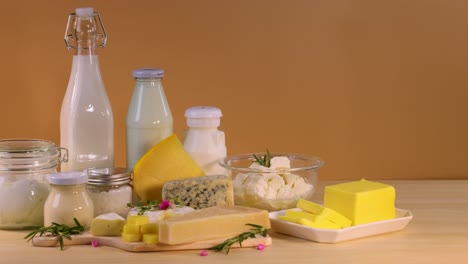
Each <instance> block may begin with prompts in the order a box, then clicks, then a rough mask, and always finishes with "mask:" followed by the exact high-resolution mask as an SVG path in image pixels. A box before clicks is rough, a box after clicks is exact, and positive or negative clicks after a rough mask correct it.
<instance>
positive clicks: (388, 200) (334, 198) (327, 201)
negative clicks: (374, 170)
mask: <svg viewBox="0 0 468 264" xmlns="http://www.w3.org/2000/svg"><path fill="white" fill-rule="evenodd" d="M324 206H325V207H327V208H330V209H333V210H335V211H337V212H339V213H340V214H342V215H344V216H345V217H347V218H349V219H350V220H351V221H352V224H353V225H359V224H365V223H370V222H375V221H380V220H387V219H392V218H395V189H394V188H393V187H392V186H391V185H388V184H384V183H380V182H373V181H367V180H364V179H363V180H360V181H353V182H346V183H341V184H336V185H330V186H325V194H324Z"/></svg>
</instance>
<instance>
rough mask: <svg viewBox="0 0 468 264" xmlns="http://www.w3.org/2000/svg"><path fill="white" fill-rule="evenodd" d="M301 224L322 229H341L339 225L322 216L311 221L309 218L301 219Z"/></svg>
mask: <svg viewBox="0 0 468 264" xmlns="http://www.w3.org/2000/svg"><path fill="white" fill-rule="evenodd" d="M299 223H300V224H301V225H305V226H308V227H314V228H322V229H341V226H339V225H337V224H335V223H333V222H332V221H329V220H328V219H325V218H323V220H322V221H311V220H309V219H305V218H303V219H301V220H300V221H299Z"/></svg>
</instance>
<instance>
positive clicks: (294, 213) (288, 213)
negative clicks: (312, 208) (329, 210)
mask: <svg viewBox="0 0 468 264" xmlns="http://www.w3.org/2000/svg"><path fill="white" fill-rule="evenodd" d="M285 215H286V216H287V217H292V218H297V219H301V218H304V219H309V220H310V221H316V220H317V218H318V217H319V216H318V215H315V214H311V213H307V212H303V211H296V210H286V212H285Z"/></svg>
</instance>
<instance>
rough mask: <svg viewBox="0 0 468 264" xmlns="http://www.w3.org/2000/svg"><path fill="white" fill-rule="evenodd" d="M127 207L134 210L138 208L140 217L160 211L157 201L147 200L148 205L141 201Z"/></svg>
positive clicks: (128, 204)
mask: <svg viewBox="0 0 468 264" xmlns="http://www.w3.org/2000/svg"><path fill="white" fill-rule="evenodd" d="M127 207H129V208H133V207H136V208H137V210H138V215H143V214H144V213H145V212H146V211H154V210H158V209H159V203H158V201H157V200H154V201H150V200H147V201H146V203H144V202H143V201H139V202H138V203H137V204H132V203H127Z"/></svg>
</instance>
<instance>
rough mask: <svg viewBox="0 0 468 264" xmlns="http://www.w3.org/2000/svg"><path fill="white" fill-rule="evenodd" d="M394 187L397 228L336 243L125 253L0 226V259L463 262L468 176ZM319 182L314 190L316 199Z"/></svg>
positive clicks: (277, 239)
mask: <svg viewBox="0 0 468 264" xmlns="http://www.w3.org/2000/svg"><path fill="white" fill-rule="evenodd" d="M382 182H386V183H389V184H391V185H393V186H394V187H395V189H396V192H397V199H396V206H397V207H398V208H402V209H406V210H410V211H411V212H412V213H413V216H414V218H413V220H412V221H411V222H410V223H409V225H408V226H407V227H406V228H405V229H403V230H402V231H398V232H394V233H389V234H384V235H379V236H373V237H368V238H362V239H357V240H352V241H347V242H341V243H337V244H320V243H315V242H311V241H306V240H301V239H298V238H294V237H288V236H285V235H281V234H275V233H271V234H270V235H271V236H272V238H273V245H272V246H270V247H267V248H265V250H263V251H259V250H256V249H255V248H243V249H233V250H231V252H230V253H229V255H224V254H221V253H215V252H212V251H209V252H208V256H206V257H202V256H200V255H199V254H200V250H190V251H171V252H149V253H131V252H126V251H123V250H120V249H115V248H111V247H97V248H93V247H91V246H70V247H67V248H66V249H65V250H64V251H60V250H59V248H39V247H34V246H32V244H31V243H26V240H24V239H23V237H24V235H25V234H26V233H27V231H6V230H0V264H7V263H8V264H9V263H58V262H61V263H67V264H72V263H114V264H117V263H137V262H139V263H153V264H154V263H190V264H192V263H203V264H210V263H286V264H293V263H309V264H319V263H373V264H383V263H425V264H427V263H447V264H448V263H468V180H431V181H425V180H414V181H382ZM333 183H335V182H322V183H321V185H320V186H319V191H318V192H317V193H316V196H315V197H316V202H321V198H322V197H323V186H324V185H328V184H333Z"/></svg>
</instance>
